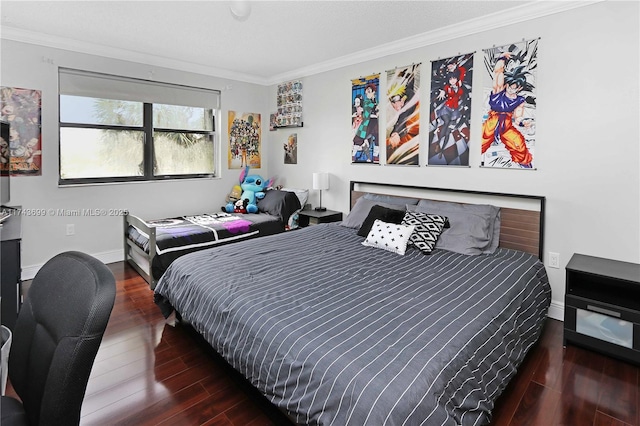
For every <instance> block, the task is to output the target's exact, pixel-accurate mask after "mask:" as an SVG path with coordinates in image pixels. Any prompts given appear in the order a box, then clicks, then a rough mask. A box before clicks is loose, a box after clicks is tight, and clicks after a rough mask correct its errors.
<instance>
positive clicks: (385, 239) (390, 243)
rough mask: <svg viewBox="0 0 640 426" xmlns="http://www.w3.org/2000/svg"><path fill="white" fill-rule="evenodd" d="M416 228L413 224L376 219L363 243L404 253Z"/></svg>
mask: <svg viewBox="0 0 640 426" xmlns="http://www.w3.org/2000/svg"><path fill="white" fill-rule="evenodd" d="M414 228H415V226H413V225H399V224H395V223H387V222H383V221H381V220H380V219H376V220H375V221H374V222H373V226H372V227H371V231H369V234H368V235H367V238H366V239H365V240H364V241H363V242H362V245H364V246H369V247H375V248H380V249H383V250H387V251H391V252H394V253H398V254H401V255H404V253H405V252H406V251H407V242H408V241H409V238H410V237H411V234H412V233H413V229H414Z"/></svg>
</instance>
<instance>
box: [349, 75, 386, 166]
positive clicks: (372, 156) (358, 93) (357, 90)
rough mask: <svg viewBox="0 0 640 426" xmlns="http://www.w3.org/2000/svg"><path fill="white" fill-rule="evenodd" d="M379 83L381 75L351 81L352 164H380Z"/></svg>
mask: <svg viewBox="0 0 640 426" xmlns="http://www.w3.org/2000/svg"><path fill="white" fill-rule="evenodd" d="M379 83H380V74H375V75H370V76H367V77H361V78H357V79H354V80H351V127H352V130H353V140H352V148H351V162H352V163H375V164H379V163H380V141H379V138H378V133H379V130H378V113H379V111H378V99H379Z"/></svg>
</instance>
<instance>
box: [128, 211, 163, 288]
mask: <svg viewBox="0 0 640 426" xmlns="http://www.w3.org/2000/svg"><path fill="white" fill-rule="evenodd" d="M129 225H133V226H135V227H136V228H138V229H139V230H141V231H142V232H145V233H146V234H147V235H148V236H149V253H146V252H145V251H144V250H142V249H141V248H140V247H138V246H137V245H136V244H135V243H134V242H133V241H131V240H130V239H129V237H128V235H127V230H128V229H129ZM155 255H156V228H155V227H154V226H149V225H147V223H146V222H145V221H144V220H142V219H140V218H139V217H137V216H134V215H132V214H127V215H124V260H125V262H128V263H129V264H130V265H131V266H132V267H133V269H135V270H136V271H137V272H138V273H139V274H140V276H142V278H144V280H145V281H146V282H147V283H149V287H151V290H153V289H154V288H155V286H156V284H157V281H156V280H155V279H154V278H153V274H152V273H151V263H152V261H153V258H154V257H155Z"/></svg>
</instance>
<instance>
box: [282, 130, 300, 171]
mask: <svg viewBox="0 0 640 426" xmlns="http://www.w3.org/2000/svg"><path fill="white" fill-rule="evenodd" d="M284 164H298V134H297V133H292V134H290V135H289V137H288V138H287V142H285V144H284Z"/></svg>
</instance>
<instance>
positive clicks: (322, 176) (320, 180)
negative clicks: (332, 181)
mask: <svg viewBox="0 0 640 426" xmlns="http://www.w3.org/2000/svg"><path fill="white" fill-rule="evenodd" d="M313 189H329V173H314V174H313Z"/></svg>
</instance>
